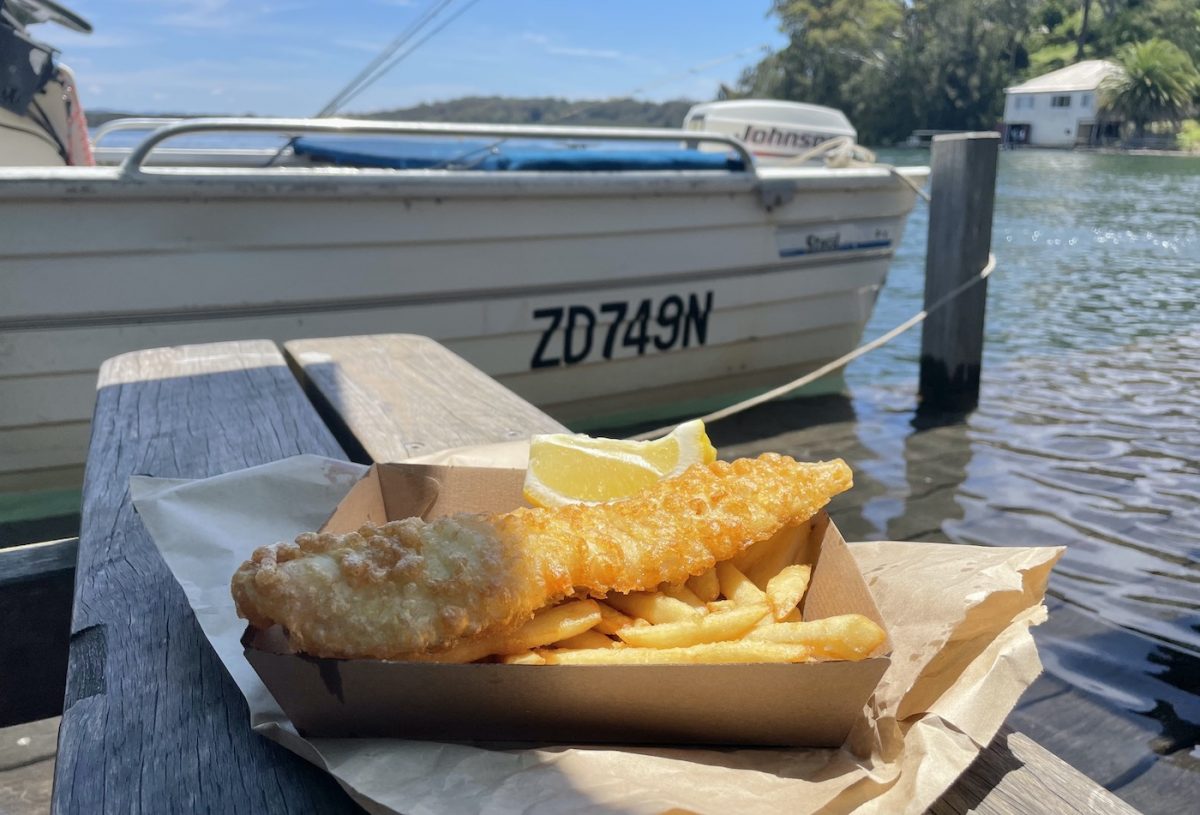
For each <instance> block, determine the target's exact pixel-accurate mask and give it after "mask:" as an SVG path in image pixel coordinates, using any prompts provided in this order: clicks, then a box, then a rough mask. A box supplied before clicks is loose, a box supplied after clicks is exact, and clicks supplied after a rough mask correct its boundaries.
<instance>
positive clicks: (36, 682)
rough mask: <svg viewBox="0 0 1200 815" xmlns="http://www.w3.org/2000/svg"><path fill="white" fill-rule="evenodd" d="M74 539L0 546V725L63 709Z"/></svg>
mask: <svg viewBox="0 0 1200 815" xmlns="http://www.w3.org/2000/svg"><path fill="white" fill-rule="evenodd" d="M78 544H79V541H78V539H76V538H68V539H66V540H59V541H48V542H46V543H31V544H28V545H25V546H14V547H11V548H8V549H0V621H2V625H3V627H2V628H0V727H8V726H9V725H14V724H20V723H22V722H32V721H35V720H37V719H46V718H49V717H51V716H57V715H58V714H59V713H62V701H63V690H64V688H65V687H66V678H67V642H68V639H69V637H70V634H71V595H72V589H73V588H74V585H75V553H76V549H77V547H78Z"/></svg>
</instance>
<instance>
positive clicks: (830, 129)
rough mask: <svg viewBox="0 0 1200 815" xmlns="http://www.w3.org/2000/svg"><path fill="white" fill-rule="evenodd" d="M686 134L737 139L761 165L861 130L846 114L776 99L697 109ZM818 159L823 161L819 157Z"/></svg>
mask: <svg viewBox="0 0 1200 815" xmlns="http://www.w3.org/2000/svg"><path fill="white" fill-rule="evenodd" d="M683 128H684V130H703V131H706V132H709V133H724V134H726V135H728V136H735V137H737V138H738V139H740V140H741V141H742V142H744V143H745V145H746V146H747V147H748V148H750V152H751V153H753V154H754V157H755V159H756V160H757V161H758V163H760V164H764V165H770V164H778V163H781V162H788V161H793V162H794V161H795V160H796V159H798V158H799V157H800V156H803V155H804V154H806V153H809V152H810V151H812V150H813V149H814V148H816V147H817V146H818V145H821V144H823V143H825V142H828V141H830V140H832V139H841V140H846V139H849V143H851V144H852V143H853V142H854V141H855V139H856V138H857V137H858V132H857V131H856V130H855V129H854V126H853V125H851V124H850V120H849V119H847V118H846V116H845V114H843V113H842V112H841V111H840V110H836V109H834V108H827V107H822V106H821V105H806V104H803V103H801V102H783V101H779V100H776V99H731V100H728V101H724V102H705V103H703V104H699V105H695V106H694V107H693V108H692V109H691V110H689V111H688V113H687V116H685V117H684V119H683ZM813 160H819V159H818V158H817V157H815V156H814V157H813Z"/></svg>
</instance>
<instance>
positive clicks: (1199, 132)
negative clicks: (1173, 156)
mask: <svg viewBox="0 0 1200 815" xmlns="http://www.w3.org/2000/svg"><path fill="white" fill-rule="evenodd" d="M1176 141H1177V143H1178V144H1179V149H1180V150H1187V151H1188V152H1191V153H1200V119H1189V120H1188V121H1186V122H1184V123H1183V126H1182V127H1181V128H1179V136H1178V137H1177V138H1176Z"/></svg>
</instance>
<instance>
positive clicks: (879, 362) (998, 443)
mask: <svg viewBox="0 0 1200 815" xmlns="http://www.w3.org/2000/svg"><path fill="white" fill-rule="evenodd" d="M881 159H882V160H888V161H893V162H895V163H897V164H911V163H923V162H927V161H928V153H916V152H896V153H894V154H885V155H884V156H882V157H881ZM933 194H934V195H936V194H937V192H936V190H935V191H934V193H933ZM1198 202H1200V160H1193V159H1180V158H1171V157H1137V156H1105V155H1094V154H1084V153H1069V152H1057V151H1055V152H1050V151H1022V152H1005V153H1003V154H1002V155H1001V161H1000V175H999V179H998V186H997V198H996V213H995V220H994V229H993V250H994V252H995V253H996V255H997V258H998V260H999V266H998V270H997V272H996V273H995V275H994V276H993V277H992V278H991V280H990V281H989V296H988V305H987V308H988V312H987V321H986V345H985V354H984V367H983V388H982V392H981V400H980V406H979V408H978V410H976V411H975V412H973V413H972V414H970V415H969V416H966V417H941V419H940V420H933V421H930V420H927V419H922V418H919V417H918V416H917V413H916V410H915V408H916V393H915V390H916V381H917V359H918V356H919V349H920V332H919V330H918V331H913V332H910V333H909V334H907V335H905V336H903V337H901V338H900V339H898V340H896V341H895V342H893V343H892V344H890V345H889V346H886V347H885V348H883V349H880V350H879V351H876V352H874V353H872V354H870V355H868V356H866V357H864V358H863V359H862V360H859V361H857V362H855V363H853V364H852V365H851V366H850V367H849V369H848V370H847V372H846V383H847V388H848V395H847V397H846V398H844V399H841V398H830V399H823V400H795V401H792V402H781V403H778V404H776V405H771V406H766V407H765V408H764V409H761V410H759V411H756V412H754V413H752V414H750V415H748V416H744V417H740V418H739V419H736V420H730V421H729V422H728V423H725V424H724V425H715V426H714V427H713V428H712V429H713V431H714V433H713V435H714V438H715V440H716V441H717V442H718V443H719V444H722V445H723V448H722V451H723V453H725V454H734V455H738V454H742V453H745V452H755V451H757V450H763V449H779V450H783V451H785V452H792V453H794V454H797V455H802V454H803V455H813V456H834V455H841V456H843V457H845V458H847V459H848V460H849V461H850V463H851V464H852V466H853V467H854V468H855V471H856V476H857V477H856V485H855V489H854V491H853V493H852V494H850V495H847V496H846V497H845V498H844V499H841V500H840V501H839V502H838V503H837V504H835V505H834V517H835V518H836V519H837V521H838V524H839V526H840V527H842V529H843V531H844V532H845V533H846V535H847V537H848V538H850V539H910V540H950V541H956V542H961V543H970V544H985V545H998V546H1002V545H1022V546H1024V545H1034V546H1050V545H1064V546H1066V547H1067V552H1066V555H1065V556H1064V557H1063V559H1062V561H1061V562H1060V564H1059V566H1058V567H1057V568H1056V569H1055V573H1054V576H1053V578H1052V580H1051V584H1050V598H1049V605H1050V607H1051V619H1050V622H1049V623H1047V624H1046V625H1044V626H1042V627H1041V628H1039V629H1037V630H1036V632H1035V633H1036V637H1037V639H1038V642H1039V647H1040V650H1041V653H1042V657H1043V661H1044V662H1045V665H1046V675H1045V677H1044V678H1043V679H1041V680H1039V681H1038V683H1037V684H1036V685H1035V686H1034V687H1033V688H1032V689H1031V690H1030V692H1029V693H1028V694H1026V697H1025V701H1024V702H1023V703H1022V706H1021V707H1020V708H1019V709H1018V710H1017V712H1016V713H1015V714H1014V716H1013V718H1012V719H1011V720H1010V724H1012V725H1013V726H1015V727H1018V728H1020V729H1022V730H1024V731H1026V732H1029V733H1030V735H1032V736H1033V737H1034V738H1036V739H1037V740H1038V741H1040V742H1042V743H1043V744H1045V745H1046V746H1047V747H1049V748H1051V749H1052V750H1054V751H1055V752H1057V753H1058V754H1059V755H1061V756H1063V757H1064V758H1065V759H1066V760H1068V761H1069V762H1071V763H1072V764H1074V765H1075V766H1077V767H1079V768H1081V769H1082V770H1084V771H1085V772H1087V773H1088V774H1089V775H1091V776H1092V777H1093V778H1095V779H1096V780H1098V781H1100V782H1101V783H1103V784H1105V785H1106V786H1108V787H1109V788H1111V789H1114V790H1115V791H1117V792H1118V794H1120V795H1122V796H1123V797H1125V798H1126V799H1127V800H1129V801H1130V802H1132V803H1134V804H1135V805H1136V806H1138V807H1140V808H1142V809H1144V810H1145V811H1148V812H1159V811H1168V810H1172V811H1178V810H1179V807H1180V806H1183V807H1184V808H1185V809H1186V808H1188V807H1189V806H1190V804H1189V802H1191V803H1194V796H1195V792H1196V791H1197V789H1200V749H1198V748H1197V746H1196V745H1197V740H1198V738H1200V695H1197V694H1200V418H1198V417H1200V311H1198V310H1197V306H1196V299H1197V296H1196V291H1197V286H1198V285H1200V203H1198ZM926 228H927V216H926V211H925V209H924V207H923V206H919V207H918V209H917V211H916V212H915V213H914V215H913V217H912V218H911V219H910V221H909V226H908V230H907V232H906V235H905V239H904V242H903V245H902V247H901V249H900V251H899V253H898V255H897V257H896V261H895V263H894V264H893V266H892V270H891V273H890V277H889V281H888V285H887V287H886V288H885V290H884V292H883V293H882V294H881V296H880V300H879V303H878V306H877V309H876V311H875V314H874V317H873V319H872V321H871V323H870V325H869V327H868V330H867V336H868V337H872V336H877V335H879V334H881V333H883V332H884V331H886V330H887V329H889V328H891V327H893V326H894V325H896V324H897V323H899V322H901V321H903V320H904V319H906V318H907V317H909V316H910V315H911V314H912V313H914V312H915V311H917V310H918V309H919V308H920V307H921V300H922V293H923V286H924V243H925V234H926Z"/></svg>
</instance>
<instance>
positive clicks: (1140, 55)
mask: <svg viewBox="0 0 1200 815" xmlns="http://www.w3.org/2000/svg"><path fill="white" fill-rule="evenodd" d="M1117 61H1118V62H1119V63H1120V65H1121V67H1122V68H1123V69H1124V70H1123V71H1122V73H1121V74H1120V75H1118V76H1114V77H1111V78H1110V79H1108V80H1106V81H1105V83H1104V84H1103V85H1102V86H1101V88H1100V91H1101V106H1102V109H1103V110H1105V111H1106V112H1107V113H1108V114H1109V115H1112V116H1115V117H1118V118H1121V119H1124V120H1125V121H1127V122H1131V123H1132V124H1133V125H1134V127H1135V128H1136V130H1137V134H1138V135H1139V136H1140V135H1142V134H1143V133H1144V132H1145V129H1146V125H1147V124H1149V123H1150V122H1157V121H1168V122H1178V121H1179V120H1181V119H1182V118H1183V117H1184V116H1185V115H1186V114H1187V113H1188V112H1189V111H1190V110H1191V108H1192V102H1193V99H1194V98H1195V97H1196V95H1197V94H1200V72H1197V71H1196V66H1195V65H1193V64H1192V60H1191V58H1189V57H1188V55H1187V53H1186V52H1185V51H1184V50H1183V49H1181V48H1180V47H1179V46H1177V45H1175V44H1174V43H1171V42H1167V41H1166V40H1160V39H1152V40H1147V41H1146V42H1141V43H1132V44H1130V45H1126V46H1124V47H1122V48H1121V50H1120V51H1118V52H1117Z"/></svg>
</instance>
